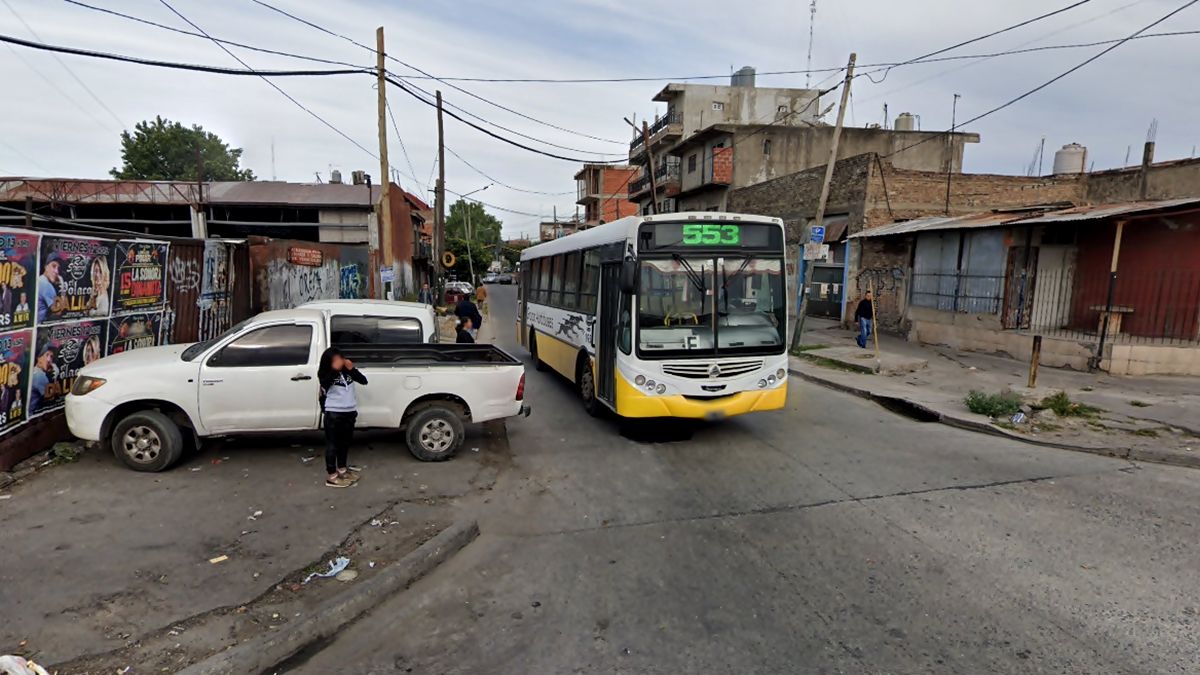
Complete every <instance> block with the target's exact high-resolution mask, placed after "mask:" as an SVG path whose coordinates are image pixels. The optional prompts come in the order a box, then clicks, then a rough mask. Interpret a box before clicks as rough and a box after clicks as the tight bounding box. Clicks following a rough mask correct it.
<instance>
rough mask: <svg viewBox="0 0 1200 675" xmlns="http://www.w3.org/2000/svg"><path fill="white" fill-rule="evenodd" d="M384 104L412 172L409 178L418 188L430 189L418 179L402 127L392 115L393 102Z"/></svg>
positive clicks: (386, 101) (387, 101)
mask: <svg viewBox="0 0 1200 675" xmlns="http://www.w3.org/2000/svg"><path fill="white" fill-rule="evenodd" d="M384 104H385V105H387V114H388V117H390V118H391V120H392V131H395V132H396V140H397V141H400V150H401V152H403V153H404V161H405V162H407V163H408V170H409V171H411V172H412V175H411V176H409V178H411V179H413V183H416V185H417V186H418V187H421V188H423V189H429V185H428V184H427V183H422V182H421V181H420V179H418V178H417V170H416V169H415V168H413V163H412V159H410V158H409V156H408V148H407V147H405V145H404V137H403V136H401V135H400V125H398V124H396V116H395V115H393V114H392V102H391V101H389V100H387V99H386V98H385V99H384Z"/></svg>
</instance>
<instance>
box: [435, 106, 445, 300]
mask: <svg viewBox="0 0 1200 675" xmlns="http://www.w3.org/2000/svg"><path fill="white" fill-rule="evenodd" d="M437 130H438V159H437V162H438V180H437V187H436V188H435V192H434V201H436V202H437V211H436V212H434V214H433V245H434V249H435V253H434V255H435V256H436V257H437V260H436V261H435V263H436V265H437V268H436V269H437V270H438V279H441V278H442V254H443V252H444V251H445V250H446V136H445V131H444V130H443V128H442V92H441V90H440V89H439V90H438V91H437Z"/></svg>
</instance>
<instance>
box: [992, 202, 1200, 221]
mask: <svg viewBox="0 0 1200 675" xmlns="http://www.w3.org/2000/svg"><path fill="white" fill-rule="evenodd" d="M1194 204H1200V198H1194V197H1193V198H1190V199H1165V200H1160V201H1148V202H1121V203H1119V204H1097V205H1094V206H1076V207H1074V208H1070V209H1063V210H1061V211H1051V212H1049V213H1043V214H1041V215H1038V216H1032V217H1029V218H1021V219H1017V220H1014V221H1012V222H1013V224H1020V225H1043V224H1047V223H1065V222H1078V221H1085V220H1104V219H1107V218H1114V217H1117V216H1134V215H1139V214H1149V213H1154V212H1155V211H1167V210H1170V209H1175V208H1179V207H1181V206H1190V205H1194Z"/></svg>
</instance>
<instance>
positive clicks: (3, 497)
mask: <svg viewBox="0 0 1200 675" xmlns="http://www.w3.org/2000/svg"><path fill="white" fill-rule="evenodd" d="M0 499H12V495H0Z"/></svg>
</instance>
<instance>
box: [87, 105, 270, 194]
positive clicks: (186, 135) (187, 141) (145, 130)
mask: <svg viewBox="0 0 1200 675" xmlns="http://www.w3.org/2000/svg"><path fill="white" fill-rule="evenodd" d="M197 148H199V149H200V161H199V164H202V165H203V167H204V176H203V179H204V180H208V181H213V180H229V181H236V180H254V172H253V171H251V170H250V169H241V168H239V167H238V163H239V162H240V160H241V158H242V149H241V148H231V147H229V145H228V144H226V143H225V142H224V141H222V140H221V139H220V137H218V136H217V135H216V134H214V133H212V132H209V131H205V130H204V128H203V127H201V126H200V125H198V124H195V125H192V127H191V128H190V129H189V128H187V127H185V126H183V125H182V124H180V123H179V122H172V121H171V120H165V119H163V118H162V117H155V118H154V120H153V121H145V122H139V123H138V124H137V126H135V127H134V128H133V133H132V134H130V133H129V132H128V131H122V132H121V160H122V162H123V165H122V166H121V168H120V169H116V168H114V169H112V170H111V171H109V173H110V174H111V175H112V177H113V178H118V179H121V180H184V181H194V180H197V175H196V174H197V171H196V170H197V168H198V167H197V161H196V149H197Z"/></svg>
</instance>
